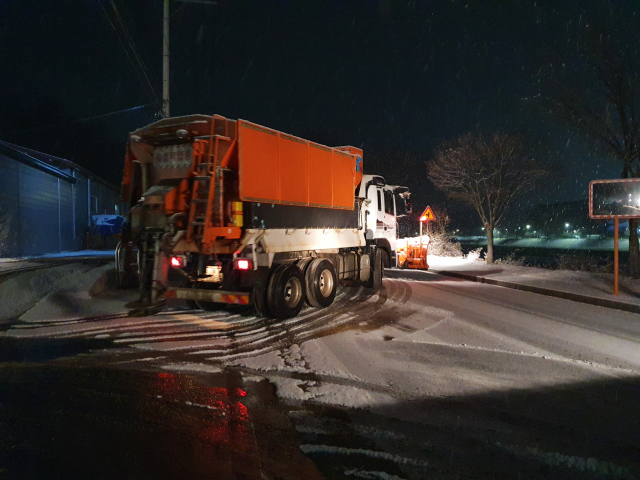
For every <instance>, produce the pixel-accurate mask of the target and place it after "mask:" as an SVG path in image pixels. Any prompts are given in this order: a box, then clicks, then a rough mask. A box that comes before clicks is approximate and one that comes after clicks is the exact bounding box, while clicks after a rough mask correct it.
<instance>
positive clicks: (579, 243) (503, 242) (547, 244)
mask: <svg viewBox="0 0 640 480" xmlns="http://www.w3.org/2000/svg"><path fill="white" fill-rule="evenodd" d="M458 241H462V242H469V243H477V244H478V246H481V245H484V246H486V245H487V239H486V238H485V237H458ZM493 244H494V245H495V246H497V247H514V248H518V247H519V248H557V249H563V250H594V251H598V250H600V251H613V238H606V239H603V240H596V239H586V238H554V239H542V238H519V239H515V238H511V239H506V238H496V239H494V240H493ZM618 248H619V249H620V251H623V252H626V251H628V250H629V238H621V239H620V240H619V242H618Z"/></svg>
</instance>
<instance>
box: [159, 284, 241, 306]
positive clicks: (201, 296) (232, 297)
mask: <svg viewBox="0 0 640 480" xmlns="http://www.w3.org/2000/svg"><path fill="white" fill-rule="evenodd" d="M165 298H167V299H171V298H175V299H180V300H195V301H200V302H216V303H229V304H231V305H250V304H251V298H250V294H249V293H248V292H224V291H220V290H201V289H197V288H170V289H169V290H167V292H166V293H165Z"/></svg>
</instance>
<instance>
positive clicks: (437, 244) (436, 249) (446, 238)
mask: <svg viewBox="0 0 640 480" xmlns="http://www.w3.org/2000/svg"><path fill="white" fill-rule="evenodd" d="M432 210H433V215H434V216H435V217H436V219H435V220H434V221H432V222H429V224H428V225H429V226H428V231H429V254H430V255H436V256H438V257H461V256H462V247H461V246H460V244H459V243H458V242H457V241H456V239H455V237H454V236H452V235H449V231H448V230H449V226H450V225H451V217H450V216H449V213H448V212H447V209H446V208H444V207H438V206H434V207H433V209H432Z"/></svg>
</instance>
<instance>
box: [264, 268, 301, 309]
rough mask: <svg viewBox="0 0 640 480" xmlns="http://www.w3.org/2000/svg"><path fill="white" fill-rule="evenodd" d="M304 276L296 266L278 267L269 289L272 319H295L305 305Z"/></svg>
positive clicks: (268, 295) (270, 281)
mask: <svg viewBox="0 0 640 480" xmlns="http://www.w3.org/2000/svg"><path fill="white" fill-rule="evenodd" d="M304 298H305V294H304V274H303V273H302V270H300V269H299V268H298V267H297V266H295V265H280V266H278V267H276V269H275V270H274V272H273V274H271V278H269V286H268V287H267V305H268V307H269V313H270V314H271V316H272V317H274V318H277V319H280V320H285V319H287V318H291V317H295V316H296V315H298V313H300V310H302V306H303V304H304Z"/></svg>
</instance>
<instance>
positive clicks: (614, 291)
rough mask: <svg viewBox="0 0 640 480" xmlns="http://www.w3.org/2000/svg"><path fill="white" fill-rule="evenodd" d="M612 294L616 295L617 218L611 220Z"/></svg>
mask: <svg viewBox="0 0 640 480" xmlns="http://www.w3.org/2000/svg"><path fill="white" fill-rule="evenodd" d="M613 228H614V230H615V233H614V234H613V294H614V295H618V232H619V230H618V217H616V218H615V219H614V220H613Z"/></svg>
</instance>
